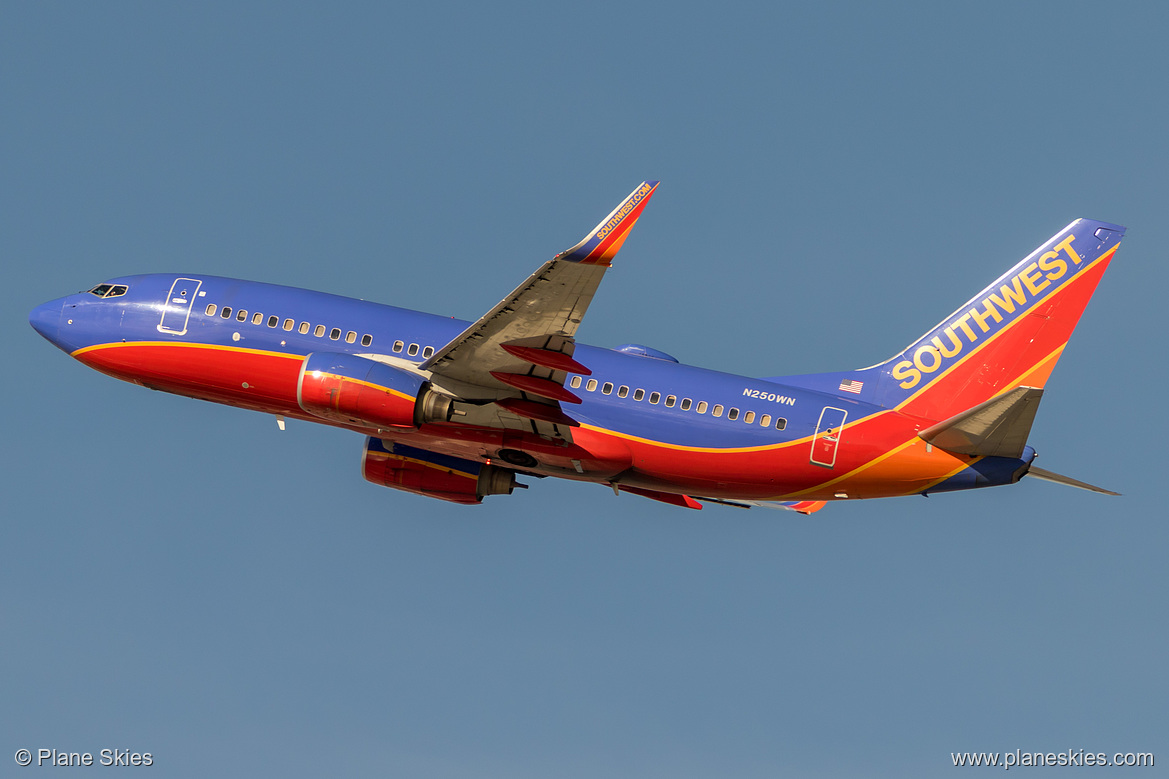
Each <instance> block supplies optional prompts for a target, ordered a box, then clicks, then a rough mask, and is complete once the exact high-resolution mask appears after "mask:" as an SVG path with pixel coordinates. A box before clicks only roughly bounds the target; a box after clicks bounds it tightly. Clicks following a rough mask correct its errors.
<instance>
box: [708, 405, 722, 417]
mask: <svg viewBox="0 0 1169 779" xmlns="http://www.w3.org/2000/svg"><path fill="white" fill-rule="evenodd" d="M710 415H711V416H712V417H721V416H722V415H723V407H722V404H721V403H715V404H714V408H712V409H711V410H710Z"/></svg>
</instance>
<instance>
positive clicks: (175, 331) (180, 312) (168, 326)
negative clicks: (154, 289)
mask: <svg viewBox="0 0 1169 779" xmlns="http://www.w3.org/2000/svg"><path fill="white" fill-rule="evenodd" d="M201 286H203V282H201V281H199V280H198V279H175V283H174V284H171V286H170V294H168V295H167V296H166V304H165V305H164V306H163V307H162V321H161V322H159V323H158V331H159V332H160V333H170V334H171V335H183V334H185V333H186V332H187V320H189V319H190V318H191V306H193V305H195V297H196V296H197V295H198V293H199V287H201Z"/></svg>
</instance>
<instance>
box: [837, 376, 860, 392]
mask: <svg viewBox="0 0 1169 779" xmlns="http://www.w3.org/2000/svg"><path fill="white" fill-rule="evenodd" d="M864 386H865V383H864V382H863V381H853V380H852V379H845V380H844V381H842V382H840V389H841V391H842V392H851V393H852V394H853V395H859V394H861V388H863V387H864Z"/></svg>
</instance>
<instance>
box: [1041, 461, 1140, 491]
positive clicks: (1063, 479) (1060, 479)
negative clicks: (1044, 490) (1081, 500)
mask: <svg viewBox="0 0 1169 779" xmlns="http://www.w3.org/2000/svg"><path fill="white" fill-rule="evenodd" d="M1026 475H1027V476H1034V477H1035V478H1036V479H1043V480H1044V481H1053V482H1055V483H1056V484H1066V485H1067V486H1069V487H1078V488H1079V489H1081V490H1089V491H1091V492H1099V493H1101V494H1102V495H1119V494H1120V493H1119V492H1113V491H1112V490H1106V489H1104V488H1103V487H1096V486H1094V485H1091V484H1088V483H1087V482H1083V481H1080V480H1079V479H1073V478H1071V477H1069V476H1060V475H1059V474H1058V473H1052V472H1051V471H1045V470H1043V469H1042V468H1036V467H1035V466H1034V465H1032V466H1031V468H1030V469H1029V470H1028V471H1027V474H1026Z"/></svg>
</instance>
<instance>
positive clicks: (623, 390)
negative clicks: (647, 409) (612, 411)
mask: <svg viewBox="0 0 1169 779" xmlns="http://www.w3.org/2000/svg"><path fill="white" fill-rule="evenodd" d="M628 394H629V387H626V386H625V385H624V384H622V385H621V386H620V387H618V388H617V397H619V398H623V397H625V396H626V395H628Z"/></svg>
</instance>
